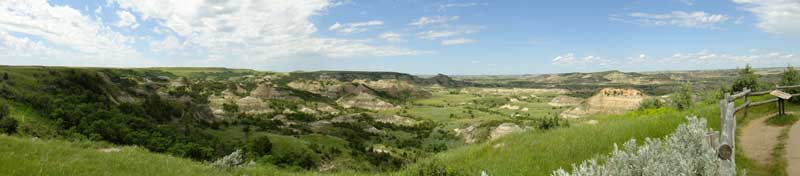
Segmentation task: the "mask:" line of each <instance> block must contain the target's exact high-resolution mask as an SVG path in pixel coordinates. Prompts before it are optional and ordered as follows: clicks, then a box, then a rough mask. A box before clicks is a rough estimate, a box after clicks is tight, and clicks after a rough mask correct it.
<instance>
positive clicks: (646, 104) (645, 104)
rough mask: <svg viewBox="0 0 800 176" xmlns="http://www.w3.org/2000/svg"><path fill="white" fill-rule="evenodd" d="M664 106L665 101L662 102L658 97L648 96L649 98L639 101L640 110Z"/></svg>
mask: <svg viewBox="0 0 800 176" xmlns="http://www.w3.org/2000/svg"><path fill="white" fill-rule="evenodd" d="M663 106H664V102H661V100H660V99H658V98H647V99H644V100H642V102H641V103H639V110H644V109H658V108H661V107H663Z"/></svg>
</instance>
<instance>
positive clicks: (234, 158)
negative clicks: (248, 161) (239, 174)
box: [211, 150, 244, 170]
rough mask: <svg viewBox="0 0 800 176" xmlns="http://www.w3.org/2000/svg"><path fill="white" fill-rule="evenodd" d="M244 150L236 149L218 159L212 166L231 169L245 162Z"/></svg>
mask: <svg viewBox="0 0 800 176" xmlns="http://www.w3.org/2000/svg"><path fill="white" fill-rule="evenodd" d="M243 153H244V152H242V150H236V151H234V152H233V153H231V154H230V155H228V156H225V157H223V158H220V159H218V160H217V161H214V163H211V166H213V167H214V168H217V169H221V170H229V169H232V168H235V167H239V166H242V165H243V164H244V154H243Z"/></svg>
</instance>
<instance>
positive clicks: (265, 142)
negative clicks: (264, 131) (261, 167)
mask: <svg viewBox="0 0 800 176" xmlns="http://www.w3.org/2000/svg"><path fill="white" fill-rule="evenodd" d="M247 152H249V153H250V154H251V156H255V157H261V156H264V155H266V154H269V153H270V152H272V141H270V140H269V137H268V136H260V137H257V138H255V139H253V140H250V142H248V143H247Z"/></svg>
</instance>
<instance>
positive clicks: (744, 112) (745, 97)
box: [742, 88, 750, 118]
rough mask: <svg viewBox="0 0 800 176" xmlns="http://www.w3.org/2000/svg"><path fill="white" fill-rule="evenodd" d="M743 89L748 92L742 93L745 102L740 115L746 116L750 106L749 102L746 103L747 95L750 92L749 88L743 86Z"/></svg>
mask: <svg viewBox="0 0 800 176" xmlns="http://www.w3.org/2000/svg"><path fill="white" fill-rule="evenodd" d="M744 91H745V92H748V93H746V94H744V103H745V105H744V109H743V110H744V111H743V112H742V117H745V118H746V117H747V109H748V106H750V105H749V103H748V102H749V101H748V100H747V95H749V94H750V93H749V92H750V88H744Z"/></svg>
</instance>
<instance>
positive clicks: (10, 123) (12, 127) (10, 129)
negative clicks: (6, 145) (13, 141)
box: [0, 104, 18, 134]
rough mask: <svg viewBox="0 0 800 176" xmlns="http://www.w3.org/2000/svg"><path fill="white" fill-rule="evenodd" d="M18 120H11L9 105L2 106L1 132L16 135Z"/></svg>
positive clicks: (0, 114)
mask: <svg viewBox="0 0 800 176" xmlns="http://www.w3.org/2000/svg"><path fill="white" fill-rule="evenodd" d="M17 125H18V124H17V120H16V119H14V118H11V115H10V111H9V108H8V105H6V104H0V132H2V133H6V134H14V133H16V132H17Z"/></svg>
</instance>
